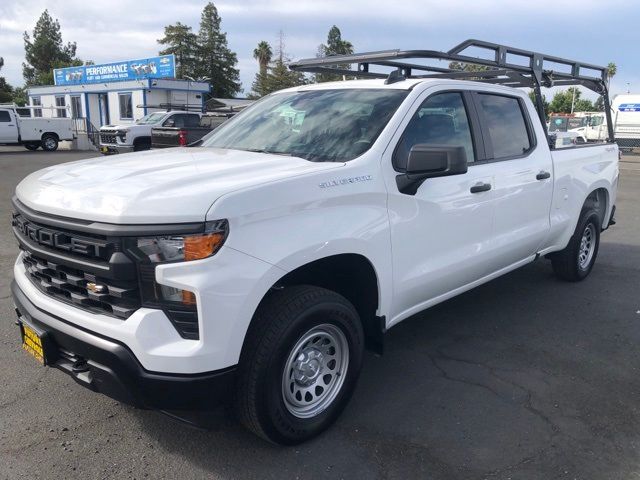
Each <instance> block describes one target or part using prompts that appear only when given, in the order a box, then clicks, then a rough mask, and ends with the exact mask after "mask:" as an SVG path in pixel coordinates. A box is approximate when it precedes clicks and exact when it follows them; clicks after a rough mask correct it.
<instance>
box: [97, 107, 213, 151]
mask: <svg viewBox="0 0 640 480" xmlns="http://www.w3.org/2000/svg"><path fill="white" fill-rule="evenodd" d="M200 116H201V114H200V113H197V112H188V111H181V110H174V111H169V112H154V113H150V114H148V115H145V116H144V117H142V118H141V119H139V120H136V121H135V122H134V123H131V124H121V125H105V126H103V127H101V128H100V151H101V152H102V153H103V154H105V155H109V154H112V153H127V152H137V151H141V150H149V149H150V148H151V129H152V128H153V127H155V126H171V125H175V123H176V122H181V123H185V122H198V121H199V120H200Z"/></svg>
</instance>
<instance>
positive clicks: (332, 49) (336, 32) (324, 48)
mask: <svg viewBox="0 0 640 480" xmlns="http://www.w3.org/2000/svg"><path fill="white" fill-rule="evenodd" d="M351 53H353V44H352V43H351V42H349V41H347V40H343V39H342V33H341V32H340V29H339V28H338V27H336V26H335V25H334V26H333V27H331V28H330V29H329V33H328V34H327V44H326V45H325V44H321V45H320V46H319V47H318V55H317V56H318V57H328V56H331V55H349V54H351ZM336 68H341V69H350V68H351V65H349V64H341V65H336ZM315 79H316V82H333V81H336V80H342V75H333V74H330V73H318V74H316V76H315Z"/></svg>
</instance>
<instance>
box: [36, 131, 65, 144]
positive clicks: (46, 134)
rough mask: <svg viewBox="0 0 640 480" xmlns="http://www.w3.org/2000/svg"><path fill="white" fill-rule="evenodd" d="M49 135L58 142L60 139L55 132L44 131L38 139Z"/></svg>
mask: <svg viewBox="0 0 640 480" xmlns="http://www.w3.org/2000/svg"><path fill="white" fill-rule="evenodd" d="M49 136H50V137H54V138H55V139H56V141H58V142H59V141H60V136H59V135H58V134H57V133H56V132H44V133H43V134H42V135H40V141H41V142H42V141H43V140H44V138H45V137H49Z"/></svg>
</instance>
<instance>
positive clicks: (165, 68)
mask: <svg viewBox="0 0 640 480" xmlns="http://www.w3.org/2000/svg"><path fill="white" fill-rule="evenodd" d="M54 82H55V85H51V86H44V87H31V88H29V89H28V91H27V92H28V96H29V104H30V105H31V106H32V107H36V108H33V109H32V112H33V113H32V115H33V116H36V117H72V118H75V119H83V121H84V122H86V124H87V125H86V128H87V129H90V128H91V127H93V128H94V129H99V128H100V127H101V126H102V125H107V124H114V123H118V124H126V123H133V122H134V121H135V120H137V119H139V118H141V117H143V116H144V115H146V114H148V113H151V112H154V111H165V110H169V109H173V110H178V109H186V108H189V109H194V110H197V109H204V102H205V98H204V94H205V93H208V92H209V91H210V90H211V86H210V85H209V83H207V82H198V81H190V80H176V79H175V59H174V57H173V55H163V56H159V57H153V58H147V59H142V60H126V61H122V62H115V63H107V64H102V65H82V66H78V67H69V68H61V69H56V70H54ZM37 107H41V108H37ZM78 123H80V122H78Z"/></svg>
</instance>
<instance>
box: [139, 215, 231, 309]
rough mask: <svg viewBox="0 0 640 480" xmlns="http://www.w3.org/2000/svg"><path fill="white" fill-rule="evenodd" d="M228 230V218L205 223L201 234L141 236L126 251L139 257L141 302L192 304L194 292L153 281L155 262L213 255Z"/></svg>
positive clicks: (181, 260)
mask: <svg viewBox="0 0 640 480" xmlns="http://www.w3.org/2000/svg"><path fill="white" fill-rule="evenodd" d="M228 233H229V223H228V222H227V220H216V221H213V222H207V223H206V225H205V230H204V232H203V233H198V234H190V235H166V236H154V237H140V238H138V239H136V240H135V243H133V242H132V243H133V245H131V247H130V249H129V251H130V252H131V253H132V254H133V255H134V256H135V257H136V258H137V259H138V269H139V272H140V280H141V289H142V294H143V303H144V304H146V305H148V306H158V305H166V304H167V303H168V304H181V305H184V306H186V305H189V306H193V307H195V303H196V299H195V295H194V294H193V292H190V291H188V290H181V289H178V288H174V287H169V286H167V285H160V284H158V283H156V281H155V269H156V265H158V264H161V263H173V262H186V261H191V260H200V259H203V258H207V257H210V256H212V255H214V254H215V253H216V252H217V251H218V250H220V247H222V245H223V244H224V241H225V240H226V238H227V235H228Z"/></svg>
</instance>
